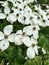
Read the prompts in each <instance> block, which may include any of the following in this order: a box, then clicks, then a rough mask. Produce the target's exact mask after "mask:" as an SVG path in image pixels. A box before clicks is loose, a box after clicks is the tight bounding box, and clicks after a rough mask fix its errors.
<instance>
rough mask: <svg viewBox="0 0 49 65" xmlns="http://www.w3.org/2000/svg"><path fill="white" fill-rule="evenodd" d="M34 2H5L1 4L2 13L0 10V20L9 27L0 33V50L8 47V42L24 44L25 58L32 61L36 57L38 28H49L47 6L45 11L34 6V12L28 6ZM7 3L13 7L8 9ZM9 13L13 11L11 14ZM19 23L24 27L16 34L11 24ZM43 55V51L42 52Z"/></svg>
mask: <svg viewBox="0 0 49 65" xmlns="http://www.w3.org/2000/svg"><path fill="white" fill-rule="evenodd" d="M34 1H35V0H24V1H23V0H7V1H5V2H1V5H2V6H3V7H4V12H2V10H0V19H3V20H4V19H6V20H7V21H8V22H10V23H11V24H10V25H7V26H5V28H4V31H3V32H1V31H0V49H1V50H2V51H4V50H6V49H7V48H8V47H9V42H13V43H14V44H15V45H22V44H24V45H25V46H27V51H26V54H27V57H28V58H30V59H32V58H34V57H35V55H38V49H39V48H40V47H39V46H38V45H37V44H38V38H39V30H40V26H42V27H46V26H49V6H47V5H45V4H44V5H45V6H46V8H47V9H46V10H42V8H41V6H40V5H35V6H34V8H35V11H32V9H31V8H30V7H29V6H28V4H30V3H33V2H34ZM9 2H11V3H12V4H13V7H12V8H10V7H9ZM11 11H13V12H12V13H11ZM17 21H18V22H19V23H21V24H23V25H26V26H25V27H24V28H23V30H18V31H17V32H16V33H12V31H13V25H12V24H13V23H14V22H17ZM42 51H43V52H44V53H45V51H44V49H43V50H42Z"/></svg>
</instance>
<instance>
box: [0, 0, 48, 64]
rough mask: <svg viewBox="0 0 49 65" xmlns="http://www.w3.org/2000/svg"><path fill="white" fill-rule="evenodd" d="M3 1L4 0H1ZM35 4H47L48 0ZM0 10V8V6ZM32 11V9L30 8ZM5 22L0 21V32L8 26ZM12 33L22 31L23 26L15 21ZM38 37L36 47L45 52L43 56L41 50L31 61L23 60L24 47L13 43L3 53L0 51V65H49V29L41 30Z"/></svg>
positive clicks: (39, 0) (41, 0)
mask: <svg viewBox="0 0 49 65" xmlns="http://www.w3.org/2000/svg"><path fill="white" fill-rule="evenodd" d="M1 1H5V0H1ZM35 4H40V5H41V6H42V4H48V5H49V0H38V2H37V3H33V4H32V6H33V5H35ZM9 7H12V4H11V3H9ZM0 8H2V6H1V4H0ZM32 9H33V8H32ZM8 24H10V23H8V22H7V21H6V20H0V30H1V31H3V29H4V27H5V26H6V25H8ZM13 26H14V29H13V32H16V31H17V30H19V29H23V27H24V26H25V25H22V24H20V23H18V22H17V21H16V22H15V23H14V24H13ZM39 32H40V34H39V35H40V37H39V39H38V45H39V46H41V48H42V47H43V48H44V49H45V50H46V52H47V53H46V54H45V55H43V53H42V51H41V49H39V56H36V57H35V58H34V59H32V60H29V59H28V60H25V58H24V57H25V56H26V47H25V46H24V45H21V46H15V45H14V44H13V43H12V44H11V43H10V46H9V48H8V49H7V50H5V51H3V52H2V51H0V65H6V63H8V62H9V65H49V27H45V28H41V30H40V31H39Z"/></svg>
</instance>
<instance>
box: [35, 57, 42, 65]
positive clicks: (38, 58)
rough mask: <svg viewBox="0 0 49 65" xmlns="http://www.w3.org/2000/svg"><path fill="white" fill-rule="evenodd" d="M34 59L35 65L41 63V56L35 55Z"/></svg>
mask: <svg viewBox="0 0 49 65" xmlns="http://www.w3.org/2000/svg"><path fill="white" fill-rule="evenodd" d="M34 61H35V63H36V65H42V59H41V57H39V56H36V57H35V58H34Z"/></svg>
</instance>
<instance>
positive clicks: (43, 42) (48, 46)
mask: <svg viewBox="0 0 49 65" xmlns="http://www.w3.org/2000/svg"><path fill="white" fill-rule="evenodd" d="M38 45H39V46H41V47H43V48H44V49H45V50H46V51H48V52H49V38H46V37H45V36H44V35H41V36H40V38H39V42H38Z"/></svg>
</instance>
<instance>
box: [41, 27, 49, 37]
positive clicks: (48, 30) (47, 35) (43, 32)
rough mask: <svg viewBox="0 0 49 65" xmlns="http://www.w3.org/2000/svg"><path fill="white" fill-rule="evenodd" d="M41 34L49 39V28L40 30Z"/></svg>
mask: <svg viewBox="0 0 49 65" xmlns="http://www.w3.org/2000/svg"><path fill="white" fill-rule="evenodd" d="M40 33H42V34H43V35H44V36H46V37H49V27H45V28H43V29H42V30H40Z"/></svg>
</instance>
